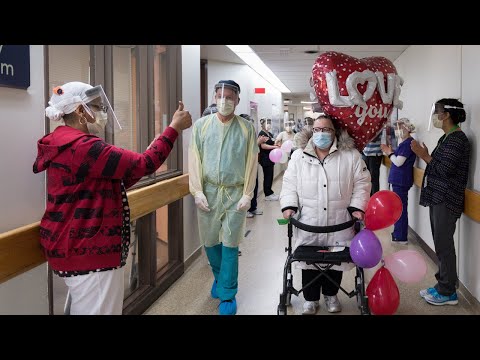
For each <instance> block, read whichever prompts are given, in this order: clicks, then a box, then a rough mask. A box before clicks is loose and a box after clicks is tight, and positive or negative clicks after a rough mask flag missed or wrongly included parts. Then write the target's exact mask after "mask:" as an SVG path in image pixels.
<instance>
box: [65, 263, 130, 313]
mask: <svg viewBox="0 0 480 360" xmlns="http://www.w3.org/2000/svg"><path fill="white" fill-rule="evenodd" d="M63 279H64V281H65V284H66V285H67V287H68V295H67V303H66V304H65V314H66V315H122V310H123V292H124V269H123V268H120V269H114V270H108V271H99V272H94V273H91V274H87V275H77V276H71V277H65V278H63Z"/></svg>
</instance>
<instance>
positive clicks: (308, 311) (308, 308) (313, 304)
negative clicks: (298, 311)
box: [302, 300, 320, 315]
mask: <svg viewBox="0 0 480 360" xmlns="http://www.w3.org/2000/svg"><path fill="white" fill-rule="evenodd" d="M319 306H320V304H319V302H318V300H316V301H305V302H304V303H303V312H302V315H315V314H316V312H317V309H318V307H319Z"/></svg>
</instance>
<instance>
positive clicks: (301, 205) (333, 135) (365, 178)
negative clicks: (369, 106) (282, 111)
mask: <svg viewBox="0 0 480 360" xmlns="http://www.w3.org/2000/svg"><path fill="white" fill-rule="evenodd" d="M312 130H313V132H312V131H309V130H303V131H302V133H301V134H298V135H299V136H298V137H297V138H298V145H299V149H297V150H295V151H294V153H293V154H292V158H291V160H290V162H289V163H288V168H287V170H286V171H285V174H284V177H283V185H282V191H281V193H280V205H281V209H282V212H283V217H284V218H285V219H288V218H290V217H291V216H293V215H294V214H296V213H297V212H298V216H297V218H298V220H299V221H301V222H302V223H304V224H308V225H313V226H327V225H336V224H340V223H344V222H347V221H349V220H351V219H352V217H355V218H358V219H361V220H363V218H364V211H365V209H366V206H367V202H368V200H369V199H370V190H371V186H372V184H371V182H370V172H369V171H368V169H367V165H366V164H365V162H364V161H363V159H362V157H361V155H360V153H359V152H358V150H357V149H355V145H354V142H353V139H352V138H351V137H350V136H349V135H348V134H347V132H346V131H345V130H342V131H340V130H339V127H338V126H337V124H336V123H335V121H334V120H332V119H331V118H330V117H328V116H326V115H322V116H320V117H319V118H318V119H317V120H315V122H314V124H313V129H312ZM312 134H313V136H312ZM354 236H355V232H354V229H353V227H352V228H349V229H345V230H342V231H338V232H334V233H328V234H327V233H326V234H317V233H310V232H305V231H303V230H300V229H298V228H295V232H294V238H295V245H294V246H295V248H296V247H298V246H299V245H303V246H328V247H331V249H332V250H333V251H335V250H337V251H341V250H343V249H344V247H349V246H350V242H351V241H352V238H353V237H354ZM297 264H298V265H297V266H299V267H300V268H301V269H302V287H305V285H307V284H308V283H309V282H310V281H312V280H313V279H314V278H315V277H316V276H317V275H318V273H319V271H318V270H316V269H315V267H314V266H313V265H307V264H306V263H304V262H299V263H297ZM353 266H354V265H353V264H347V263H344V264H341V265H340V266H333V267H332V268H331V269H330V270H328V271H327V274H328V275H329V276H330V277H331V278H332V279H334V280H335V281H336V282H337V284H340V283H341V281H342V275H343V271H344V270H349V269H352V268H353ZM338 290H339V287H338V286H336V285H335V284H333V283H332V282H331V281H329V280H328V279H327V278H326V277H325V276H321V277H320V278H318V279H317V280H316V281H315V282H314V283H313V284H311V285H310V286H309V287H307V288H305V289H304V291H303V295H304V298H305V303H304V306H303V314H308V315H310V314H312V315H313V314H315V313H316V312H317V309H318V307H319V300H320V291H321V292H322V294H323V295H324V299H325V305H326V308H327V310H328V311H329V312H339V311H341V309H342V308H341V304H340V302H339V300H338V298H337V293H338Z"/></svg>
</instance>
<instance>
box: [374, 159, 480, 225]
mask: <svg viewBox="0 0 480 360" xmlns="http://www.w3.org/2000/svg"><path fill="white" fill-rule="evenodd" d="M383 164H384V165H385V166H386V167H388V168H389V167H390V166H392V161H391V160H390V159H389V158H388V157H387V156H384V157H383ZM424 173H425V170H423V169H420V168H418V167H414V168H413V183H414V184H415V185H416V186H418V187H422V180H423V174H424ZM463 213H464V214H465V215H467V216H468V217H469V218H470V219H472V220H475V221H477V222H480V192H478V191H475V190H470V189H465V206H464V209H463Z"/></svg>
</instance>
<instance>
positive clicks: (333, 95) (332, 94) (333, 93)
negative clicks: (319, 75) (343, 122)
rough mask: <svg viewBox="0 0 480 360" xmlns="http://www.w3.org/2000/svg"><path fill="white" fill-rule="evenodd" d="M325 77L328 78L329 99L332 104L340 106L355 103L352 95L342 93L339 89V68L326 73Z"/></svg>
mask: <svg viewBox="0 0 480 360" xmlns="http://www.w3.org/2000/svg"><path fill="white" fill-rule="evenodd" d="M325 79H326V80H327V91H328V101H330V104H331V105H333V106H340V107H347V106H352V105H353V102H352V100H351V99H350V96H343V95H340V91H339V90H338V79H337V70H333V71H330V72H328V73H326V74H325Z"/></svg>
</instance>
